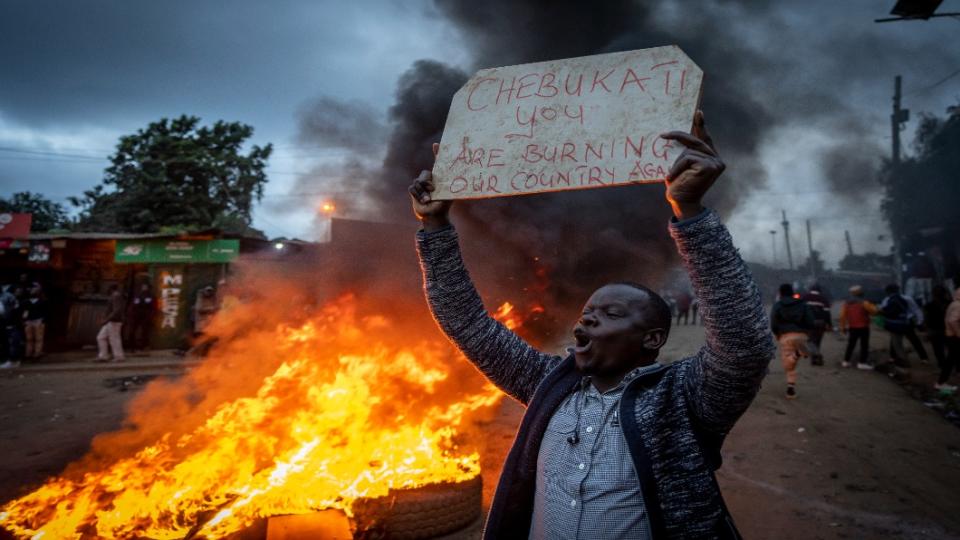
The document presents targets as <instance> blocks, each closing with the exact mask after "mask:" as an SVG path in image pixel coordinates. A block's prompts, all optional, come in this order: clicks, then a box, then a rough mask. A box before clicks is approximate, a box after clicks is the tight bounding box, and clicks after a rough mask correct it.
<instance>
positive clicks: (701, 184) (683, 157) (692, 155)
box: [660, 111, 727, 219]
mask: <svg viewBox="0 0 960 540" xmlns="http://www.w3.org/2000/svg"><path fill="white" fill-rule="evenodd" d="M660 137H661V138H664V139H667V140H671V141H677V142H679V143H680V144H682V145H683V146H685V147H686V148H684V150H683V152H681V154H680V156H679V157H677V160H676V161H675V162H674V163H673V167H671V168H670V172H669V174H668V176H667V182H666V183H667V193H666V196H667V201H669V202H670V206H672V207H673V215H675V216H677V219H687V218H691V217H693V216H695V215H697V214H699V213H700V212H702V211H703V205H702V204H701V200H702V199H703V196H704V194H706V192H707V190H709V189H710V186H712V185H713V183H714V182H716V180H717V178H719V177H720V173H722V172H723V170H724V169H725V168H726V167H727V166H726V165H725V164H724V163H723V161H722V160H721V159H720V156H718V155H717V151H716V150H715V149H714V147H713V139H712V138H711V137H710V134H709V133H707V126H706V124H705V123H704V120H703V111H697V113H696V114H695V115H694V117H693V133H692V134H690V133H684V132H682V131H671V132H670V133H664V134H662V135H660Z"/></svg>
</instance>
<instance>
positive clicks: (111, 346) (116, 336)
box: [0, 274, 223, 369]
mask: <svg viewBox="0 0 960 540" xmlns="http://www.w3.org/2000/svg"><path fill="white" fill-rule="evenodd" d="M221 285H223V282H221ZM221 288H222V287H221ZM218 292H220V291H218V289H217V288H215V287H214V286H212V285H209V286H206V287H203V288H202V289H200V290H199V291H198V292H197V295H196V301H195V302H194V303H193V305H192V307H191V311H190V315H189V317H190V320H191V328H190V337H191V338H192V342H193V344H194V345H195V346H194V349H196V348H197V347H196V344H198V343H199V344H201V345H203V347H201V348H200V349H201V350H198V351H197V352H198V353H202V352H203V350H205V349H209V346H210V345H211V344H212V343H206V342H208V341H210V340H207V339H204V333H205V328H206V327H207V325H209V323H210V320H211V319H212V318H213V316H214V315H215V314H216V313H217V311H219V309H220V307H221V304H222V303H223V299H222V298H221V295H220V294H218ZM50 309H51V307H50V302H49V300H48V298H47V296H46V294H45V292H44V288H43V286H41V284H40V283H39V282H37V281H34V280H32V279H30V277H29V276H28V275H27V274H22V275H21V276H20V278H19V279H18V280H17V281H15V282H13V283H9V284H4V285H0V369H12V368H17V367H19V366H20V365H21V362H23V361H35V360H37V359H39V358H41V357H42V356H44V353H45V341H46V340H47V339H48V338H49V334H48V332H47V321H48V318H49V315H50ZM157 310H158V302H157V299H156V297H155V296H154V293H153V289H152V287H151V286H150V284H149V283H147V282H143V283H141V284H140V285H139V287H138V288H137V289H136V292H135V293H134V294H133V295H132V296H131V297H130V298H129V299H128V298H127V296H126V295H124V294H123V291H122V290H121V288H120V287H119V286H118V285H117V284H113V285H110V287H109V288H108V291H107V301H106V306H105V308H104V312H103V314H102V316H101V317H100V319H99V320H98V324H99V326H100V329H99V331H98V332H97V338H96V341H97V357H96V359H95V361H97V362H122V361H124V360H125V359H126V354H125V351H124V344H125V343H126V345H127V346H128V347H129V348H130V349H131V350H133V351H142V350H146V349H147V348H148V347H149V344H150V338H151V329H152V328H153V325H154V322H155V317H156V314H157ZM187 348H189V347H184V350H186V349H187Z"/></svg>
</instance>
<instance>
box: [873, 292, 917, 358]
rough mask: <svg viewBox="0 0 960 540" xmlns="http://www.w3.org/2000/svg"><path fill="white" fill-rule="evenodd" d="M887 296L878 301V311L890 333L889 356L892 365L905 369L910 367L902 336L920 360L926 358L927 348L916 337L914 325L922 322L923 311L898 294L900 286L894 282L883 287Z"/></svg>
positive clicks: (910, 300) (907, 297)
mask: <svg viewBox="0 0 960 540" xmlns="http://www.w3.org/2000/svg"><path fill="white" fill-rule="evenodd" d="M884 292H886V294H887V296H886V298H884V299H883V302H881V303H880V313H881V314H883V317H884V323H883V328H884V329H885V330H886V331H887V332H889V333H890V357H891V359H892V360H893V363H894V366H896V367H898V368H901V370H906V369H909V368H910V361H909V360H907V352H906V349H904V347H903V338H904V337H906V338H907V340H908V341H909V342H910V345H912V346H913V349H914V350H915V351H917V355H918V356H919V357H920V360H923V361H926V360H927V358H928V357H927V350H926V349H925V348H924V347H923V344H922V343H920V338H919V337H917V332H916V327H917V325H921V324H923V311H921V310H920V306H918V305H917V303H916V302H915V301H914V300H913V298H910V297H909V296H905V295H903V294H900V287H899V286H898V285H895V284H890V285H887V287H886V288H885V289H884Z"/></svg>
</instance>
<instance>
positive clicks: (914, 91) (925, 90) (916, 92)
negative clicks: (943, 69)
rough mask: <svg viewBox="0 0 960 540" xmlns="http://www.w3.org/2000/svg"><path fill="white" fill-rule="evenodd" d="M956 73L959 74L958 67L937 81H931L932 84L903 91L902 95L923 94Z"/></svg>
mask: <svg viewBox="0 0 960 540" xmlns="http://www.w3.org/2000/svg"><path fill="white" fill-rule="evenodd" d="M957 75H960V69H957V70H956V71H954V72H953V73H951V74H949V75H947V76H946V77H944V78H942V79H940V80H939V81H937V82H935V83H933V84H931V85H929V86H924V87H923V88H919V89H917V90H911V91H909V92H904V93H903V95H904V96H913V95H918V94H925V93H927V92H929V91H931V90H933V89H934V88H936V87H938V86H940V85H941V84H943V83H945V82H947V81H949V80H950V79H952V78H954V77H956V76H957Z"/></svg>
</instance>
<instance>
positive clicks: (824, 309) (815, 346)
mask: <svg viewBox="0 0 960 540" xmlns="http://www.w3.org/2000/svg"><path fill="white" fill-rule="evenodd" d="M801 299H802V300H803V301H804V302H806V303H807V306H808V307H809V308H810V311H811V313H813V328H811V329H810V332H809V335H810V338H809V339H808V340H807V345H808V346H809V348H810V363H811V364H813V365H815V366H822V365H823V352H822V351H821V350H820V344H821V343H823V334H824V332H827V331H828V330H832V329H833V319H832V318H831V317H830V301H829V300H827V298H826V297H825V296H824V295H823V292H822V291H821V289H820V285H819V284H817V283H815V284H813V285H811V286H810V290H809V291H807V293H806V294H804V295H803V297H802V298H801Z"/></svg>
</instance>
